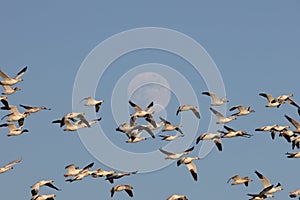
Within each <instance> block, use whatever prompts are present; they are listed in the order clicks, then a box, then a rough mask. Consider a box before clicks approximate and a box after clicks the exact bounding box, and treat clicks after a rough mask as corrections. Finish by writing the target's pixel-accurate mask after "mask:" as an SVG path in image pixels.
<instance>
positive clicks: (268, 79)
mask: <svg viewBox="0 0 300 200" xmlns="http://www.w3.org/2000/svg"><path fill="white" fill-rule="evenodd" d="M299 7H300V4H299V1H288V2H282V1H270V0H266V1H256V0H255V1H248V2H240V1H226V2H222V1H210V2H204V1H189V2H179V1H164V2H161V1H151V2H147V3H141V2H140V1H127V2H103V1H101V2H100V1H85V2H73V1H63V2H61V1H51V2H50V1H47V2H46V1H43V2H42V1H26V2H23V1H10V2H8V1H6V2H2V5H1V7H0V24H1V32H0V41H1V42H0V44H1V45H0V55H1V61H0V68H1V69H2V70H3V71H5V72H6V73H7V74H10V75H13V74H15V73H16V72H17V71H18V70H20V69H21V68H22V67H23V66H25V65H28V71H27V72H26V74H25V75H24V82H22V83H20V84H18V86H19V87H21V88H22V90H21V91H18V92H17V93H15V94H13V95H11V96H9V102H10V104H12V105H18V104H20V103H22V104H28V105H33V106H38V105H45V106H47V107H50V108H52V110H51V111H42V112H39V113H36V114H32V115H31V116H29V118H28V119H26V121H25V125H24V126H25V127H26V128H27V129H29V131H30V132H29V133H28V134H26V133H25V134H24V135H22V136H19V137H15V138H8V137H6V136H5V133H6V131H7V130H5V129H4V128H3V130H1V132H2V133H3V134H2V135H1V136H0V137H1V139H0V150H1V160H0V163H1V165H5V164H6V163H8V162H10V161H12V160H14V159H17V158H19V157H20V156H22V158H23V161H22V162H21V163H20V164H19V165H16V166H15V169H14V170H13V171H9V172H7V173H4V174H1V177H0V184H1V185H2V192H1V198H2V199H29V198H30V186H31V185H32V184H34V183H35V182H37V181H38V180H40V179H53V180H54V181H55V184H56V185H57V186H58V187H60V188H62V191H60V192H56V191H52V190H50V189H47V188H43V189H42V190H41V193H52V192H54V193H56V194H57V199H83V198H87V197H88V198H91V199H93V198H96V199H110V196H109V195H110V194H109V190H110V188H111V187H112V185H111V184H109V183H107V182H105V181H104V180H100V179H92V178H91V177H88V178H86V179H84V180H82V181H80V182H75V183H66V182H65V180H64V177H63V174H64V173H65V170H64V166H66V165H68V164H70V163H74V164H75V165H76V166H80V167H82V166H84V165H86V164H88V163H90V162H95V165H94V168H104V169H110V168H109V167H108V166H106V165H107V164H106V163H102V162H100V161H98V160H97V159H96V158H95V157H94V156H93V155H91V154H90V153H89V152H88V151H87V150H86V148H85V146H84V145H83V144H82V142H81V140H80V138H79V137H78V133H76V132H74V133H69V132H64V131H62V130H61V129H60V128H59V127H58V126H56V125H53V124H51V121H52V120H54V119H58V118H60V117H61V116H63V115H64V114H66V113H68V112H70V111H72V100H74V99H72V92H73V84H74V81H75V77H76V75H77V72H78V70H79V68H80V66H81V64H82V63H83V61H84V59H85V58H86V57H87V56H88V54H89V53H90V52H91V51H92V50H93V49H94V48H95V47H96V46H97V45H98V44H99V43H101V42H102V41H104V40H105V39H107V38H109V37H110V36H112V35H114V34H117V33H120V32H122V31H126V30H129V29H133V28H140V27H163V28H168V29H173V30H176V31H179V32H181V33H183V34H186V35H187V36H189V37H191V38H193V39H194V40H195V41H197V42H198V43H199V44H201V45H202V46H203V48H204V49H205V50H206V51H207V52H208V54H209V55H210V56H211V58H212V59H213V61H214V62H215V64H216V65H217V67H218V69H219V71H220V73H221V76H222V79H223V82H224V84H225V89H226V96H227V98H228V99H229V100H230V102H229V103H228V105H227V108H229V107H231V106H234V105H238V104H244V105H251V106H252V107H253V109H255V110H256V112H255V113H253V114H251V115H249V116H245V117H241V118H239V119H238V120H236V121H234V122H231V123H229V124H228V126H230V127H233V128H235V129H243V130H245V131H248V132H249V133H252V134H254V137H253V138H251V139H245V138H240V139H232V140H229V139H228V140H224V141H223V145H224V151H223V152H218V151H217V150H216V149H214V150H213V151H212V152H211V153H210V154H209V155H208V156H207V157H205V158H204V159H202V160H200V161H196V165H197V167H198V173H199V174H198V179H199V180H198V182H194V181H193V180H192V178H191V176H190V174H189V173H188V171H187V170H186V169H185V168H184V167H183V166H182V167H177V166H176V165H175V163H173V164H171V165H169V166H168V167H166V168H163V169H160V170H157V171H153V172H149V173H141V174H138V175H135V176H132V177H126V178H124V179H120V180H118V181H117V182H116V183H118V184H131V185H132V186H133V187H134V195H135V196H134V199H146V200H147V199H166V198H167V197H168V196H169V195H171V194H173V193H182V194H185V195H187V196H188V197H189V199H199V198H210V199H229V198H231V199H242V198H244V199H246V198H247V197H246V194H247V193H255V192H259V191H260V190H261V189H262V185H261V183H260V181H259V180H258V178H257V177H256V175H255V174H254V171H255V170H258V171H260V172H261V173H263V174H264V175H266V176H267V177H268V178H269V179H270V181H271V182H272V183H274V184H276V183H277V182H280V183H281V184H282V186H283V188H284V190H283V191H280V192H278V193H276V194H275V196H276V199H284V198H288V196H287V195H288V192H289V191H292V190H294V189H298V188H299V187H300V181H299V180H298V178H297V177H295V172H297V170H298V165H297V163H298V160H288V159H287V158H286V157H285V155H284V153H286V152H287V151H291V145H290V144H288V143H286V141H285V140H283V139H282V138H278V137H277V138H276V140H274V141H272V140H271V139H270V135H269V134H265V133H259V132H254V129H255V128H257V127H260V126H263V125H269V124H274V123H278V124H283V125H290V124H289V123H288V121H287V120H286V119H285V118H284V115H285V114H288V115H289V116H291V117H293V118H295V119H297V120H300V118H299V116H298V115H297V112H296V109H295V108H293V107H292V106H290V105H283V106H282V107H280V108H279V109H267V108H265V107H264V105H265V103H266V101H265V99H263V98H262V97H260V96H258V93H259V92H268V93H271V94H273V95H274V96H276V95H280V94H285V93H293V94H294V97H293V99H294V100H295V101H296V102H298V103H300V93H299V91H298V85H299V77H298V76H299V75H298V72H299V66H300V61H299V52H300V40H299V35H300V27H299V19H300V13H299ZM179 42H180V41H179ZM191 53H193V52H191ZM99 56H101V55H99ZM146 63H161V64H163V65H168V66H169V67H172V68H174V69H175V70H177V71H178V72H179V73H181V74H182V75H183V76H184V77H185V79H187V80H188V81H189V82H190V84H191V86H192V88H193V90H194V91H195V94H196V97H197V101H198V103H199V108H200V111H201V116H202V118H201V120H200V121H199V128H198V130H197V133H189V132H188V133H186V135H188V134H196V136H198V135H200V134H201V133H203V132H206V131H207V127H208V124H209V122H210V118H211V113H210V111H209V103H210V99H209V98H208V97H206V96H202V95H201V92H202V91H206V90H207V86H206V85H205V82H204V80H203V77H201V76H200V75H199V74H196V73H194V72H195V71H193V69H192V66H191V65H190V64H189V63H187V62H186V61H185V60H184V59H182V58H179V57H177V56H176V55H173V54H169V53H167V52H161V51H155V50H143V51H137V52H131V53H129V54H128V55H124V56H122V57H120V59H118V60H116V61H115V62H114V63H112V66H111V67H110V68H109V69H108V70H107V71H106V73H105V75H104V76H103V77H102V79H101V80H100V82H99V85H98V87H97V91H96V97H97V98H102V99H104V100H105V102H104V104H103V107H102V108H101V110H100V113H98V114H97V116H98V117H99V116H100V117H102V121H101V122H100V124H101V126H103V129H104V130H105V134H106V135H107V137H108V138H109V139H110V140H111V141H112V142H113V143H114V144H115V145H117V146H119V147H120V148H123V149H126V150H129V151H134V152H145V151H148V150H154V149H156V148H159V147H161V146H164V145H165V144H166V143H164V142H162V141H159V140H158V139H156V140H149V141H143V142H142V143H140V144H136V145H135V144H133V145H131V144H126V143H125V140H126V138H125V136H123V135H122V134H119V133H116V132H115V131H114V129H115V128H116V126H117V123H116V122H115V121H114V120H113V117H112V113H111V104H110V101H111V89H112V88H113V87H114V84H115V83H116V82H117V81H118V80H119V78H120V77H121V76H122V73H126V72H127V71H129V70H131V69H132V68H133V67H135V66H138V65H142V64H146ZM150 71H151V70H150ZM161 75H162V76H164V75H165V74H161ZM171 90H172V88H171ZM174 90H175V88H174ZM91 95H92V94H91ZM80 100H81V99H78V100H74V101H75V102H76V101H78V102H79V101H80ZM127 100H128V99H126V98H124V99H122V100H120V101H121V102H127ZM142 106H144V107H145V106H146V105H142ZM177 106H178V100H177V99H176V94H172V95H171V101H170V104H169V105H168V107H167V109H166V113H167V115H168V119H169V120H170V121H172V122H174V123H180V119H182V118H184V117H186V116H189V115H188V113H183V115H182V116H181V117H182V118H179V117H176V116H175V114H174V113H175V111H176V109H177ZM124 109H126V111H127V110H128V109H129V110H128V112H129V113H131V112H132V111H133V110H132V109H131V108H129V107H128V108H127V107H125V108H124ZM82 111H85V112H91V111H92V110H91V109H89V108H86V107H83V106H82ZM227 111H228V109H227ZM1 113H2V115H5V114H6V111H1ZM162 115H163V113H162ZM155 117H158V115H156V116H155ZM127 120H128V119H127V118H124V122H125V121H127ZM140 122H142V121H140ZM3 123H4V121H3ZM92 130H93V129H92ZM183 130H184V131H185V130H187V128H185V127H183ZM199 148H200V145H199V146H196V150H195V151H194V152H192V155H193V156H197V154H198V151H199ZM103 153H105V154H108V155H109V153H110V152H105V149H104V150H103ZM161 158H162V162H164V160H163V156H161ZM111 159H114V157H113V156H112V158H111ZM286 169H288V170H286ZM234 174H240V175H241V176H246V175H247V176H250V177H251V178H252V179H253V180H254V182H252V183H251V184H250V186H249V187H248V188H245V187H244V186H234V187H231V186H230V185H229V184H226V181H227V180H228V178H229V177H231V176H232V175H234ZM124 198H127V196H126V194H123V193H117V194H115V197H114V199H124Z"/></svg>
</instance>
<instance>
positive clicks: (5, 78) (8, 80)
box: [0, 66, 27, 85]
mask: <svg viewBox="0 0 300 200" xmlns="http://www.w3.org/2000/svg"><path fill="white" fill-rule="evenodd" d="M26 70H27V66H26V67H24V68H23V69H22V70H21V71H20V72H19V73H18V74H17V75H16V76H15V77H14V78H11V77H9V76H8V75H7V74H6V73H4V72H3V71H2V70H0V76H1V77H2V78H3V80H2V81H0V84H1V85H14V84H16V83H18V82H21V81H23V79H22V78H21V77H22V76H23V74H24V73H25V72H26Z"/></svg>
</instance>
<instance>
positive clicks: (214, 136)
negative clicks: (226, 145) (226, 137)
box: [196, 133, 222, 151]
mask: <svg viewBox="0 0 300 200" xmlns="http://www.w3.org/2000/svg"><path fill="white" fill-rule="evenodd" d="M220 138H221V133H203V134H201V135H200V136H199V137H198V138H197V139H196V144H198V143H199V142H200V141H201V140H212V141H214V143H215V145H216V146H217V148H218V150H219V151H222V141H221V139H220Z"/></svg>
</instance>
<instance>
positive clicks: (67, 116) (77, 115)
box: [52, 112, 88, 127]
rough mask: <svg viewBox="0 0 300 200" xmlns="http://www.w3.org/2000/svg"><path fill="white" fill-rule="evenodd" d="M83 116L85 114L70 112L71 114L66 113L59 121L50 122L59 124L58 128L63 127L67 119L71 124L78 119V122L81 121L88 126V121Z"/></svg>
mask: <svg viewBox="0 0 300 200" xmlns="http://www.w3.org/2000/svg"><path fill="white" fill-rule="evenodd" d="M84 114H85V113H84V112H71V113H67V114H65V115H64V116H63V117H62V118H61V119H58V120H54V121H52V123H59V124H60V127H63V126H64V125H65V121H66V120H67V119H70V120H72V121H73V122H75V121H76V120H77V119H79V120H82V121H83V122H84V123H85V124H86V125H88V121H87V120H86V119H85V117H84V116H83V115H84Z"/></svg>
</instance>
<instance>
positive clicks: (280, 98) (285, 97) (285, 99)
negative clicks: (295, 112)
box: [276, 93, 300, 109]
mask: <svg viewBox="0 0 300 200" xmlns="http://www.w3.org/2000/svg"><path fill="white" fill-rule="evenodd" d="M292 96H293V94H292V93H291V94H285V95H280V96H278V97H277V98H276V101H279V102H287V103H289V104H291V105H293V106H295V107H296V108H298V109H299V108H300V106H299V105H298V104H297V103H296V102H295V101H294V100H293V99H292V98H291V97H292Z"/></svg>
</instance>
